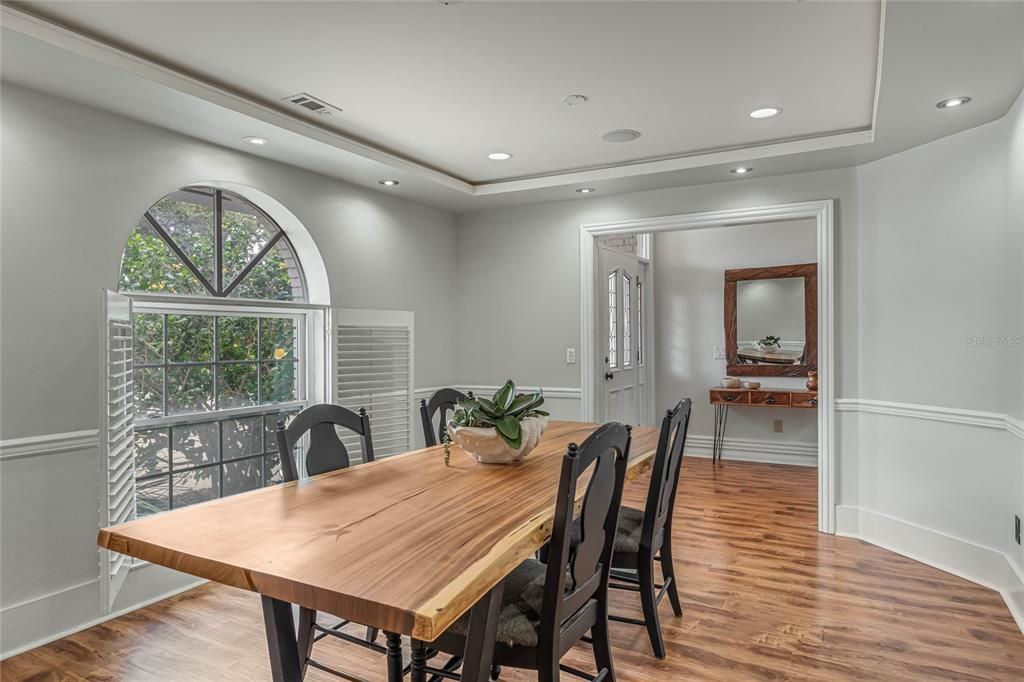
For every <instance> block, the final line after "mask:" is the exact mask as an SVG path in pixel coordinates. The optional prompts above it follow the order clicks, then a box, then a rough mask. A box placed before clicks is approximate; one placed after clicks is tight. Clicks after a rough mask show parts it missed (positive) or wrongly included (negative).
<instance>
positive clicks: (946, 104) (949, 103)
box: [935, 96, 971, 109]
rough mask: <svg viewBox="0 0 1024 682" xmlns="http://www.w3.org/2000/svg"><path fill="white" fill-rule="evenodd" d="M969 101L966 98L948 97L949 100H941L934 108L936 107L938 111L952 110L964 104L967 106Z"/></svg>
mask: <svg viewBox="0 0 1024 682" xmlns="http://www.w3.org/2000/svg"><path fill="white" fill-rule="evenodd" d="M970 101H971V98H970V97H966V96H961V97H950V98H949V99H944V100H942V101H941V102H939V103H938V104H936V105H935V106H936V107H938V108H939V109H952V108H953V107H959V106H962V105H964V104H967V103H968V102H970Z"/></svg>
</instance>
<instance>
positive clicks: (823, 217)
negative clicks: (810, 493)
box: [579, 199, 836, 533]
mask: <svg viewBox="0 0 1024 682" xmlns="http://www.w3.org/2000/svg"><path fill="white" fill-rule="evenodd" d="M834 215H835V201H834V200H833V199H821V200H817V201H803V202H797V203H790V204H774V205H769V206H752V207H748V208H736V209H726V210H721V211H704V212H700V213H684V214H679V215H669V216H658V217H653V218H640V219H633V220H622V221H616V222H609V223H589V224H583V225H580V233H579V234H580V244H579V247H580V333H581V336H582V338H581V343H580V374H581V377H582V400H583V403H582V406H581V407H582V411H583V419H584V420H587V421H595V420H596V418H597V394H598V390H599V386H600V383H599V381H598V377H599V376H601V372H602V368H601V367H600V366H599V364H598V358H599V357H600V355H601V354H600V353H598V345H597V343H598V342H597V338H598V334H597V331H596V329H595V326H594V325H595V324H596V321H597V320H598V319H599V317H598V315H597V309H596V307H597V306H596V301H595V299H594V292H595V291H599V286H598V282H597V281H596V277H597V274H598V273H597V263H596V259H597V248H598V247H597V240H598V238H599V237H601V236H603V235H608V234H616V233H627V234H628V233H650V232H672V231H677V230H700V229H707V228H719V227H737V226H741V225H749V226H767V225H770V224H771V223H774V222H779V221H783V220H797V219H800V218H812V219H814V221H815V223H816V225H817V234H818V530H820V531H821V532H823V533H834V532H835V500H836V495H835V489H836V486H835V478H836V474H835V471H836V466H835V457H836V442H835V441H836V429H835V388H834V382H835V340H834V337H835V300H836V299H835V274H834V267H833V251H834V246H833V244H834V222H835V220H834ZM652 272H653V273H654V274H655V276H656V273H657V256H656V255H655V256H654V258H653V259H652Z"/></svg>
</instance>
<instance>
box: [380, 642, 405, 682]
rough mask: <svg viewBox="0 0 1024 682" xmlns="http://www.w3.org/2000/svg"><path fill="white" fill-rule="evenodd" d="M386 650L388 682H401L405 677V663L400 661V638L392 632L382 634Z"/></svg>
mask: <svg viewBox="0 0 1024 682" xmlns="http://www.w3.org/2000/svg"><path fill="white" fill-rule="evenodd" d="M384 643H385V648H386V649H387V659H388V682H402V678H404V677H405V663H404V662H403V660H402V636H401V635H398V634H395V633H394V632H385V633H384Z"/></svg>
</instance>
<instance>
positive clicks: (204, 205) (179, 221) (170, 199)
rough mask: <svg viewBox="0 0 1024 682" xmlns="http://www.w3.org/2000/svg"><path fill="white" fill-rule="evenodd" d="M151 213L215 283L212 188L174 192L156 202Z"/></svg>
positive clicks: (197, 267)
mask: <svg viewBox="0 0 1024 682" xmlns="http://www.w3.org/2000/svg"><path fill="white" fill-rule="evenodd" d="M149 214H150V215H151V216H152V217H153V219H154V220H155V221H156V222H157V223H158V224H159V225H160V227H162V228H163V229H164V231H165V232H166V233H167V235H168V236H169V237H170V238H171V240H172V241H174V243H175V244H177V246H178V248H180V249H181V250H182V251H183V252H184V253H185V255H186V256H188V259H189V260H190V261H192V263H193V265H195V266H196V269H197V270H199V272H201V273H202V274H203V276H204V277H206V279H207V281H208V282H210V283H211V284H213V283H214V282H216V262H217V261H216V259H217V255H216V240H215V234H216V232H215V229H214V222H213V191H212V190H206V189H196V188H189V189H187V190H185V189H183V190H178V191H177V192H172V193H171V194H168V195H167V196H166V197H164V198H163V199H161V200H160V201H158V202H156V204H154V205H153V207H152V208H150V209H149ZM181 267H182V269H184V267H183V266H181ZM186 272H187V270H186Z"/></svg>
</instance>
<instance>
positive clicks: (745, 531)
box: [0, 458, 1024, 682]
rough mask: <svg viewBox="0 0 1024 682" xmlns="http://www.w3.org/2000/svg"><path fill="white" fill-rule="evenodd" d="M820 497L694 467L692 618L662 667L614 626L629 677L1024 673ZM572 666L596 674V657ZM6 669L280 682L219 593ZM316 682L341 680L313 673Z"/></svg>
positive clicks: (627, 631) (1014, 647) (998, 676)
mask: <svg viewBox="0 0 1024 682" xmlns="http://www.w3.org/2000/svg"><path fill="white" fill-rule="evenodd" d="M645 488H646V480H645V479H640V480H638V481H636V482H634V483H632V484H631V485H630V486H629V488H628V491H627V499H626V503H627V504H632V505H633V506H641V504H642V500H643V494H644V491H645ZM815 498H816V471H815V470H814V469H806V468H801V467H785V466H774V465H765V464H747V463H739V462H728V461H727V462H725V463H724V465H723V466H720V467H718V468H717V469H715V468H713V467H712V464H711V462H710V460H707V459H698V458H687V459H686V460H684V468H683V480H682V484H681V488H680V493H679V500H678V503H677V508H676V512H675V520H674V524H675V530H674V540H673V544H674V550H675V555H676V561H677V570H676V572H677V575H678V576H679V580H680V589H681V596H682V599H683V608H684V615H683V617H682V618H679V619H676V618H673V617H672V615H671V609H670V608H669V606H668V603H667V601H666V602H665V603H663V604H662V608H661V617H662V624H663V626H664V628H665V639H666V646H667V648H668V658H667V659H666V660H664V661H658V660H657V659H655V658H653V657H652V656H651V654H650V649H649V643H648V641H647V636H646V632H645V631H644V629H643V628H640V627H636V626H632V625H625V624H619V623H613V624H612V635H613V642H614V643H615V646H616V648H615V663H616V667H617V672H618V678H619V679H620V680H622V681H623V682H630V681H636V682H648V681H659V682H660V681H664V680H683V679H685V680H722V681H728V682H737V681H739V680H829V681H834V680H853V679H859V680H865V679H867V680H886V681H889V680H928V681H931V680H1022V679H1024V636H1022V635H1021V633H1020V631H1019V630H1018V629H1017V626H1016V625H1015V624H1014V622H1013V619H1012V618H1011V616H1010V614H1009V611H1008V610H1007V608H1006V606H1005V605H1004V604H1003V601H1002V599H1001V598H1000V596H999V595H998V594H997V593H995V592H993V591H991V590H986V589H984V588H982V587H979V586H977V585H974V584H972V583H969V582H967V581H966V580H962V579H960V578H957V577H954V576H952V575H949V574H947V573H943V572H942V571H939V570H936V569H933V568H929V567H927V566H924V565H923V564H919V563H916V562H914V561H911V560H909V559H906V558H903V557H901V556H898V555H896V554H893V553H891V552H888V551H886V550H883V549H880V548H878V547H874V546H872V545H868V544H865V543H862V542H860V541H858V540H851V539H849V538H838V537H833V536H828V535H822V534H820V533H818V532H817V531H816V530H815V523H816V509H815V506H816V500H815ZM613 603H614V606H615V610H616V611H617V612H618V613H622V614H625V615H630V616H633V617H636V618H639V617H640V605H639V600H638V599H637V598H636V595H635V594H632V593H622V592H614V593H613ZM316 652H317V657H318V658H320V659H321V660H323V661H324V662H326V663H329V664H331V665H334V666H337V667H339V668H343V669H345V670H348V671H351V672H355V673H358V674H360V675H362V676H364V677H365V678H366V679H367V680H383V679H384V660H383V658H382V657H379V656H376V655H374V654H371V653H369V652H366V651H363V650H357V649H354V647H352V646H349V645H344V644H340V643H336V642H326V643H321V644H318V645H317V649H316ZM565 661H566V662H567V663H569V664H571V665H575V666H577V667H580V668H583V669H591V670H592V669H593V668H592V659H591V656H590V652H589V650H587V649H585V648H578V649H576V650H573V651H572V652H570V653H569V655H568V656H567V657H566V659H565ZM0 665H2V668H0V679H2V680H3V681H4V682H8V681H10V682H14V681H15V680H18V681H26V682H27V681H30V680H31V681H43V680H72V681H77V680H131V681H133V682H135V681H140V682H141V681H147V682H148V681H151V680H152V681H157V680H159V681H161V682H178V681H181V682H186V681H188V682H194V681H197V680H225V681H235V680H256V681H262V680H269V666H268V663H267V654H266V640H265V639H264V635H263V626H262V618H261V616H260V611H259V599H258V597H257V596H256V595H254V594H251V593H248V592H243V591H240V590H236V589H233V588H228V587H222V586H217V585H207V586H204V587H201V588H198V589H195V590H192V591H191V592H188V593H185V594H183V595H180V596H178V597H175V598H173V599H169V600H167V601H164V602H161V603H159V604H156V605H154V606H151V607H149V608H147V609H143V610H140V611H136V612H134V613H131V614H129V615H127V616H123V617H121V618H118V619H116V620H113V621H109V622H107V623H104V624H102V625H99V626H96V627H94V628H91V629H90V630H87V631H84V632H81V633H78V634H76V635H73V636H71V637H67V638H65V639H63V640H60V641H57V642H54V643H52V644H49V645H46V646H43V647H40V648H38V649H35V650H33V651H30V652H28V653H25V654H22V655H20V656H16V657H13V658H11V659H8V660H7V661H4V662H3V663H2V664H0ZM306 679H307V680H313V681H316V682H321V681H325V682H326V681H329V680H336V679H337V678H335V677H333V676H331V675H328V674H325V673H321V672H319V671H316V670H311V671H310V673H309V675H308V676H307V678H306ZM531 679H536V678H535V677H531V676H530V675H529V674H528V673H524V672H519V671H512V670H507V671H505V672H504V673H503V674H502V680H507V681H508V682H520V681H524V680H531ZM563 679H575V678H572V677H570V676H563Z"/></svg>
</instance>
